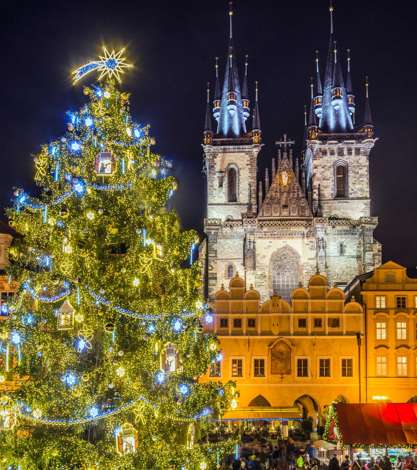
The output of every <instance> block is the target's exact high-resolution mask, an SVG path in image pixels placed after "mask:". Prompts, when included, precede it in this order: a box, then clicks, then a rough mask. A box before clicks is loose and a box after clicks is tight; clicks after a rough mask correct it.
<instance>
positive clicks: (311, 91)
mask: <svg viewBox="0 0 417 470" xmlns="http://www.w3.org/2000/svg"><path fill="white" fill-rule="evenodd" d="M310 95H311V99H313V98H314V78H313V77H310Z"/></svg>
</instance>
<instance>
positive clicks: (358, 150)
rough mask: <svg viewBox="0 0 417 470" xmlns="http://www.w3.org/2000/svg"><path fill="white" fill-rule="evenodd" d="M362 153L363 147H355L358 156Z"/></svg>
mask: <svg viewBox="0 0 417 470" xmlns="http://www.w3.org/2000/svg"><path fill="white" fill-rule="evenodd" d="M360 154H361V149H360V148H359V147H355V155H356V156H358V155H360Z"/></svg>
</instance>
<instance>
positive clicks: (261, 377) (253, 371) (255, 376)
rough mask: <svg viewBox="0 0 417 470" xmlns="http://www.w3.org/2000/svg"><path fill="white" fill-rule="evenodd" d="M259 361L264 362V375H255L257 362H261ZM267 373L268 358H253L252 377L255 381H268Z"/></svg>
mask: <svg viewBox="0 0 417 470" xmlns="http://www.w3.org/2000/svg"><path fill="white" fill-rule="evenodd" d="M259 359H262V360H263V361H264V375H255V360H259ZM266 371H267V364H266V357H265V356H254V357H253V358H252V377H253V378H255V379H266Z"/></svg>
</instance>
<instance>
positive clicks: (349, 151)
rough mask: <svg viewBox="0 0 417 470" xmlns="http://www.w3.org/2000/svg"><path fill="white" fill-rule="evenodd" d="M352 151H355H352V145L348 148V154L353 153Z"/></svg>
mask: <svg viewBox="0 0 417 470" xmlns="http://www.w3.org/2000/svg"><path fill="white" fill-rule="evenodd" d="M352 153H353V152H352V147H348V148H347V154H348V155H352Z"/></svg>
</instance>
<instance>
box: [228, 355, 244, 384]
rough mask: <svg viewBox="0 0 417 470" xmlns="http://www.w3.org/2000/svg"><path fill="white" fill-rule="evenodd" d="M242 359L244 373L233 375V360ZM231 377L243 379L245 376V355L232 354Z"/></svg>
mask: <svg viewBox="0 0 417 470" xmlns="http://www.w3.org/2000/svg"><path fill="white" fill-rule="evenodd" d="M234 360H241V361H242V375H233V361H234ZM230 377H232V378H233V379H243V378H244V377H245V358H244V357H243V356H232V357H231V358H230Z"/></svg>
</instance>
